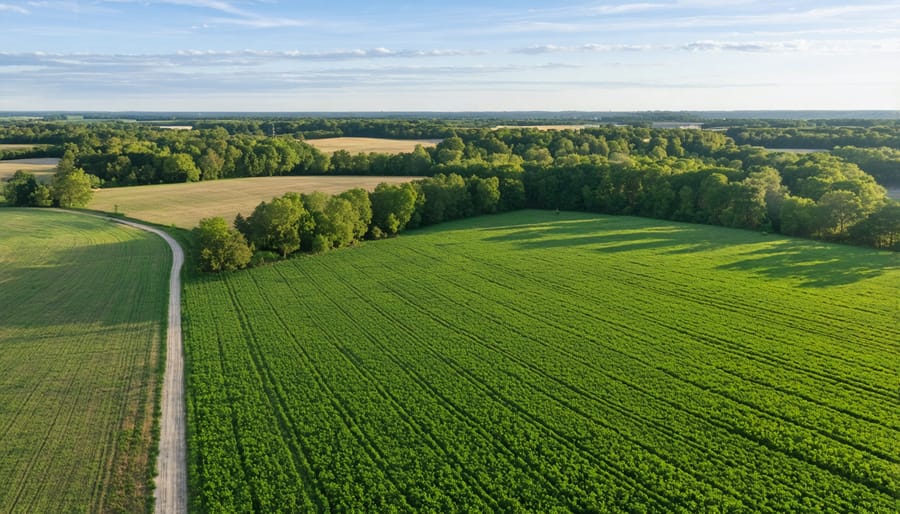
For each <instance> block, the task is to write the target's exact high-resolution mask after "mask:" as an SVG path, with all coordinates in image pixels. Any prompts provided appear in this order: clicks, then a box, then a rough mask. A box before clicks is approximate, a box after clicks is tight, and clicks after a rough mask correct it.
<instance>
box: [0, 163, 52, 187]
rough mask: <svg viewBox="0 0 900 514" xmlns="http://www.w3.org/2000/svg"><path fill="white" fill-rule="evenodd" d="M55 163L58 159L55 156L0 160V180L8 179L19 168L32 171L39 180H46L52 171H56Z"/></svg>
mask: <svg viewBox="0 0 900 514" xmlns="http://www.w3.org/2000/svg"><path fill="white" fill-rule="evenodd" d="M57 163H59V159H57V158H55V157H48V158H43V159H11V160H8V161H0V182H3V181H6V180H8V179H9V178H10V177H12V176H13V175H14V174H15V173H16V172H17V171H19V170H25V171H28V172H29V173H33V174H34V175H35V176H36V177H37V178H38V179H39V180H42V181H48V180H50V176H51V175H53V172H54V171H56V165H57Z"/></svg>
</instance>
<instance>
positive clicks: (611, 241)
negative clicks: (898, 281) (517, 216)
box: [485, 217, 900, 287]
mask: <svg viewBox="0 0 900 514" xmlns="http://www.w3.org/2000/svg"><path fill="white" fill-rule="evenodd" d="M486 230H487V231H489V232H495V231H498V232H499V231H502V232H504V233H502V234H498V235H492V236H490V237H487V238H486V239H485V241H489V242H505V243H511V244H513V245H514V246H515V247H517V248H520V249H526V250H538V249H553V248H573V247H579V246H582V247H588V248H589V249H590V250H594V251H597V252H601V253H606V254H619V253H621V254H624V253H627V252H633V251H638V252H643V251H647V250H650V251H652V253H656V254H663V255H684V256H685V257H686V258H690V257H689V255H690V254H695V253H699V252H707V251H716V250H726V254H723V255H722V256H721V260H722V261H723V262H726V264H721V265H719V266H717V267H716V268H715V269H719V270H730V271H743V272H749V273H753V274H757V275H761V276H765V277H769V278H773V279H794V280H799V281H800V282H801V284H800V285H801V287H829V286H837V285H844V284H851V283H854V282H858V281H860V280H865V279H869V278H874V277H877V276H880V275H882V274H884V273H885V272H887V271H889V270H893V269H900V254H897V253H890V252H878V251H875V250H871V249H867V248H859V247H853V246H844V245H838V244H827V243H821V242H817V241H811V240H804V239H783V238H782V237H781V236H768V235H763V234H760V233H756V232H751V231H744V230H733V229H727V228H722V227H714V226H707V225H692V224H683V223H666V224H655V223H654V222H653V221H652V220H648V219H643V218H629V217H622V218H617V217H604V218H599V219H588V220H585V219H581V220H566V219H560V220H559V221H557V222H554V221H553V220H549V221H548V220H546V219H545V220H541V222H540V223H538V224H533V225H520V226H506V227H495V228H489V229H486ZM760 243H763V244H760ZM742 249H745V250H746V251H744V252H742V251H741V250H742ZM735 259H737V260H735Z"/></svg>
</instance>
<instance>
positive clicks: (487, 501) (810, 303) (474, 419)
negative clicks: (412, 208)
mask: <svg viewBox="0 0 900 514" xmlns="http://www.w3.org/2000/svg"><path fill="white" fill-rule="evenodd" d="M507 217H513V216H512V215H508V216H507ZM552 226H555V227H556V228H560V225H559V224H557V225H552ZM563 228H566V229H567V230H569V231H570V232H572V233H573V234H574V235H576V236H579V237H581V238H582V239H584V241H585V243H587V242H589V240H590V237H591V235H592V232H591V230H586V231H584V233H581V232H579V231H580V230H582V229H581V227H575V228H572V227H563ZM529 230H530V232H529V233H528V234H526V235H521V236H520V237H511V238H510V239H509V240H508V241H505V242H504V241H501V240H496V241H486V239H488V237H491V238H493V237H495V236H497V235H504V234H506V235H515V234H516V232H517V229H515V228H506V229H500V230H495V231H491V232H489V233H487V234H485V233H482V232H478V231H471V230H470V231H465V232H464V231H448V232H442V231H431V232H425V233H422V234H419V235H415V236H407V237H405V238H402V239H400V240H393V241H384V242H379V243H374V244H367V245H366V246H365V247H363V248H359V249H355V250H351V251H346V252H338V253H335V254H332V255H329V256H327V257H313V258H302V259H297V260H294V261H290V262H286V263H281V264H278V265H276V266H270V267H263V268H258V269H254V270H252V271H250V272H244V273H238V274H230V275H224V276H219V277H213V278H210V277H203V278H198V279H195V280H194V282H192V283H189V284H188V286H187V291H186V296H185V298H186V302H187V305H188V309H187V310H188V312H189V314H190V317H189V319H188V321H187V336H188V338H187V342H188V345H187V353H188V357H189V365H190V369H191V372H190V373H189V375H188V377H189V378H188V380H189V381H188V386H189V395H190V400H189V401H190V412H189V422H190V427H191V436H190V437H191V439H190V441H189V446H190V448H191V451H192V457H191V466H192V468H191V469H192V480H193V483H194V485H195V491H196V492H195V498H194V506H195V507H196V508H197V509H198V510H201V511H208V512H225V511H238V512H240V511H267V512H277V511H284V512H288V511H302V510H307V511H323V510H332V511H350V510H367V511H410V510H441V511H443V510H454V509H461V510H472V511H553V510H577V511H583V510H597V511H603V510H625V509H632V510H634V511H641V510H648V511H660V510H666V511H684V512H695V511H701V510H723V511H724V510H734V511H754V512H777V511H784V510H817V509H819V510H855V509H864V510H868V511H872V512H890V511H891V510H892V508H893V506H894V505H895V504H896V501H897V499H898V497H900V483H898V480H897V477H898V476H900V473H898V471H900V459H898V457H897V455H898V453H897V443H896V441H897V440H900V438H898V437H897V436H898V435H900V434H898V432H900V427H898V426H897V424H896V418H895V417H894V415H893V413H895V412H896V409H897V408H898V407H900V405H898V401H897V399H896V398H895V397H894V396H892V395H891V394H890V393H891V391H890V387H891V386H892V382H891V380H892V378H891V376H892V373H895V372H896V369H894V368H895V366H892V365H891V364H889V361H888V360H885V359H886V358H887V357H888V355H889V353H890V352H888V351H887V350H891V349H893V350H894V351H895V350H896V347H895V345H892V343H889V342H884V341H882V340H881V338H882V337H885V336H888V337H890V336H892V335H893V334H896V328H894V327H892V326H890V323H887V321H888V320H889V317H890V316H891V314H890V309H889V307H885V305H886V304H885V303H884V302H883V301H882V302H881V303H879V301H878V300H877V299H876V300H872V301H870V300H868V299H866V298H864V297H863V296H859V295H858V296H857V297H854V296H853V294H854V292H853V291H849V292H846V291H845V292H840V291H834V290H832V291H823V292H821V293H816V292H811V291H808V290H805V289H802V288H796V287H793V284H791V283H790V282H789V281H782V280H775V279H767V280H760V279H758V277H753V276H751V274H750V273H747V272H742V271H734V270H733V269H731V268H729V267H727V266H725V265H724V264H723V261H724V260H725V259H726V258H727V257H729V256H728V255H723V254H717V253H715V252H713V253H709V254H707V253H704V254H702V255H703V257H704V259H707V260H709V262H705V261H703V260H702V259H701V260H700V261H699V262H700V263H699V264H698V265H696V266H694V267H693V268H692V267H690V266H684V265H683V264H682V263H680V261H678V260H676V259H674V258H672V256H671V255H670V254H664V253H654V252H650V253H646V252H645V253H635V254H628V255H627V258H623V255H625V254H626V253H627V252H625V251H622V252H618V253H616V254H610V255H605V254H603V253H602V252H598V251H597V249H596V248H593V247H591V246H590V245H589V244H581V245H578V244H571V241H569V242H567V243H566V244H562V243H560V244H559V245H554V244H547V243H548V241H549V242H551V243H552V242H553V240H554V237H557V238H558V237H559V234H557V235H554V233H552V232H551V233H542V231H541V230H535V229H529ZM498 232H499V234H498ZM565 235H566V236H569V235H570V234H569V233H565ZM528 238H531V239H528ZM565 239H566V238H563V239H562V240H561V241H565ZM529 240H534V241H535V244H533V245H531V246H525V247H523V245H522V243H523V241H526V242H527V241H529ZM537 242H540V244H537ZM666 270H668V275H667V274H666V273H667V271H666ZM666 277H668V280H666ZM707 277H708V278H709V280H708V281H706V278H707ZM729 281H731V287H730V288H728V287H725V285H726V284H728V283H729ZM876 286H877V284H876ZM754 291H755V292H754ZM837 293H840V294H837ZM768 298H771V301H769V300H768ZM767 302H768V303H767ZM822 302H825V303H826V305H827V307H828V309H830V310H829V312H828V315H827V316H824V314H823V313H824V307H823V304H822ZM867 302H868V303H867ZM787 307H790V309H787ZM782 310H789V313H785V315H784V316H782V315H780V312H781V311H782ZM799 320H808V321H806V322H805V323H806V324H808V325H809V326H806V325H804V322H801V321H799ZM822 320H827V323H828V324H829V328H828V329H827V330H825V329H823V328H822V327H821V326H818V325H817V324H818V323H823V322H825V321H822ZM850 332H856V333H859V334H860V337H859V338H858V339H854V340H851V341H847V342H846V347H845V348H843V349H842V348H840V346H839V343H840V339H841V338H842V337H844V335H845V334H847V333H850ZM828 334H833V335H828ZM878 352H882V353H881V354H880V357H879V356H878V355H877V354H878ZM873 354H876V355H873ZM894 376H895V375H894Z"/></svg>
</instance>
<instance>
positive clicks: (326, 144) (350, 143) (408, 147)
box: [305, 137, 441, 154]
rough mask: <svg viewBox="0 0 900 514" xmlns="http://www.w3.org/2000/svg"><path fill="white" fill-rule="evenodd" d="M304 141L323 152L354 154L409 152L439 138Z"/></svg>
mask: <svg viewBox="0 0 900 514" xmlns="http://www.w3.org/2000/svg"><path fill="white" fill-rule="evenodd" d="M305 142H306V143H308V144H310V145H312V146H314V147H316V148H318V149H319V150H320V151H322V152H325V153H334V152H336V151H338V150H347V151H348V152H350V153H353V154H356V153H359V152H365V153H370V152H377V153H409V152H412V151H413V150H415V149H416V145H422V146H425V147H429V146H435V145H437V144H438V143H440V142H441V140H440V139H381V138H376V137H330V138H326V139H309V140H307V141H305Z"/></svg>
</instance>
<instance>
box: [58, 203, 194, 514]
mask: <svg viewBox="0 0 900 514" xmlns="http://www.w3.org/2000/svg"><path fill="white" fill-rule="evenodd" d="M66 212H77V213H79V214H83V215H86V216H94V217H97V218H102V219H106V220H110V221H113V222H116V223H119V224H122V225H126V226H129V227H133V228H136V229H139V230H144V231H146V232H151V233H153V234H156V235H158V236H159V237H161V238H162V239H163V240H164V241H165V242H166V244H168V245H169V248H170V249H171V250H172V268H171V270H170V271H169V309H168V317H167V320H168V322H167V324H166V347H165V348H166V369H165V372H164V375H163V385H162V402H161V413H160V425H159V426H160V431H159V455H158V456H157V459H156V480H155V488H154V492H153V497H154V500H155V507H154V512H156V513H157V514H170V513H177V514H182V513H186V512H187V442H186V429H185V426H186V425H185V408H184V350H183V342H182V334H181V268H182V266H183V265H184V250H182V248H181V245H179V244H178V242H177V241H176V240H175V239H174V238H173V237H172V236H170V235H169V234H167V233H166V232H164V231H162V230H160V229H158V228H154V227H151V226H148V225H144V224H142V223H136V222H134V221H128V220H123V219H117V218H112V217H109V216H102V215H97V214H91V213H87V212H79V211H66Z"/></svg>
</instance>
